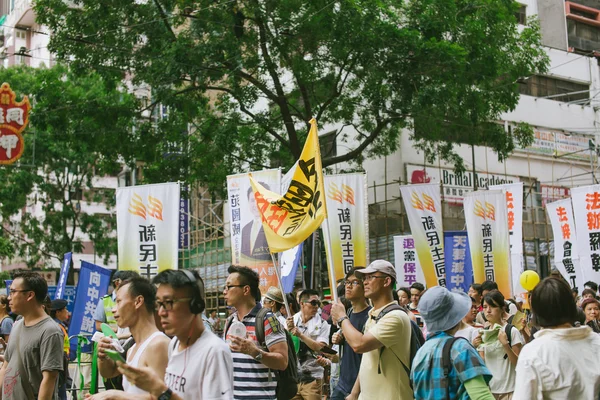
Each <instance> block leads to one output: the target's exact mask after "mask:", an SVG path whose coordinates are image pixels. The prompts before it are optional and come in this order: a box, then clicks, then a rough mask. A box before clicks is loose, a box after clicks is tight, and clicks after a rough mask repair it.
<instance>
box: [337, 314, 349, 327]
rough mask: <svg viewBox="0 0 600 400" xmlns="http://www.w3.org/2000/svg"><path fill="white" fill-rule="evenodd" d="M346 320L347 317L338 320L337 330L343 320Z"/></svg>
mask: <svg viewBox="0 0 600 400" xmlns="http://www.w3.org/2000/svg"><path fill="white" fill-rule="evenodd" d="M346 319H348V317H346V316H343V317H342V318H340V319H339V321H338V323H337V325H338V327H339V328H341V327H342V322H344V320H346Z"/></svg>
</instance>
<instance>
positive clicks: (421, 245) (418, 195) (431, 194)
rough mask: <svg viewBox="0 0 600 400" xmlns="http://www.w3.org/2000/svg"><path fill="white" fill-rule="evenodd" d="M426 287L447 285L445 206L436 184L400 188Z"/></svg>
mask: <svg viewBox="0 0 600 400" xmlns="http://www.w3.org/2000/svg"><path fill="white" fill-rule="evenodd" d="M400 193H401V195H402V200H403V201H404V208H405V209H406V214H407V216H408V223H409V224H410V230H411V233H412V236H413V238H414V241H415V248H416V249H417V257H419V261H420V263H421V267H422V268H423V275H424V276H425V281H426V283H427V287H433V286H446V265H445V263H444V229H443V227H442V204H441V201H440V187H439V185H438V184H437V183H431V184H423V185H406V186H400Z"/></svg>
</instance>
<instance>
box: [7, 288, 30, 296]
mask: <svg viewBox="0 0 600 400" xmlns="http://www.w3.org/2000/svg"><path fill="white" fill-rule="evenodd" d="M24 292H33V290H31V289H22V290H17V289H10V290H9V291H8V293H10V294H11V295H13V294H15V293H24Z"/></svg>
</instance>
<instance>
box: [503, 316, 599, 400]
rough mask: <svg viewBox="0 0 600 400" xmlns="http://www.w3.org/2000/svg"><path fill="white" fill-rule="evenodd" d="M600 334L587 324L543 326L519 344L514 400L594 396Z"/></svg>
mask: <svg viewBox="0 0 600 400" xmlns="http://www.w3.org/2000/svg"><path fill="white" fill-rule="evenodd" d="M599 394H600V335H598V334H596V333H594V332H593V331H592V329H591V328H590V327H588V326H582V327H578V328H567V329H543V330H541V331H539V332H537V333H536V334H535V340H533V341H532V342H530V343H528V344H527V346H525V347H523V350H522V351H521V354H519V362H518V363H517V382H516V386H515V393H514V395H513V399H514V400H525V399H527V400H542V399H544V400H564V399H598V395H599Z"/></svg>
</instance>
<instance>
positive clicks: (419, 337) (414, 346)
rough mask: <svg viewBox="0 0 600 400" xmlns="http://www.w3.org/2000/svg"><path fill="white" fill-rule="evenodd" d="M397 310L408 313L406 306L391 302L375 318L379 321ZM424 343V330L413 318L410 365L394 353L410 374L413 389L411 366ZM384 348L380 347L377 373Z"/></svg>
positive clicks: (379, 372) (411, 323) (411, 324)
mask: <svg viewBox="0 0 600 400" xmlns="http://www.w3.org/2000/svg"><path fill="white" fill-rule="evenodd" d="M396 310H401V311H404V312H405V313H407V314H408V312H407V311H406V309H405V308H404V307H402V306H400V305H399V304H390V305H389V306H387V307H385V308H384V309H383V310H381V312H380V313H379V315H378V316H377V318H374V319H375V323H377V322H379V320H380V319H381V318H383V317H384V316H385V315H386V314H387V313H389V312H391V311H396ZM423 343H425V338H424V337H423V332H421V328H419V325H417V323H416V322H415V321H413V320H412V319H411V320H410V357H409V365H408V366H407V365H405V364H404V363H403V362H402V360H401V359H400V357H398V356H397V355H396V354H395V353H394V355H395V356H396V358H397V359H398V361H400V364H402V367H403V368H404V371H405V372H406V375H408V380H409V383H410V388H411V389H412V382H411V380H410V368H411V367H412V361H413V359H414V358H415V354H417V351H419V349H420V348H421V346H422V345H423ZM384 350H385V347H382V348H380V349H379V363H378V365H377V373H378V374H381V355H382V354H383V351H384ZM392 353H393V352H392Z"/></svg>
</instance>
